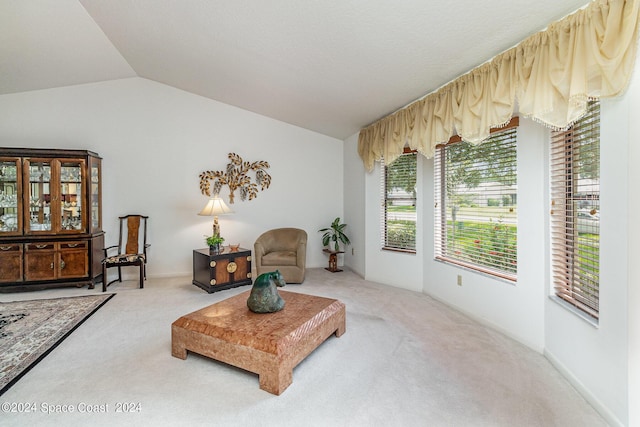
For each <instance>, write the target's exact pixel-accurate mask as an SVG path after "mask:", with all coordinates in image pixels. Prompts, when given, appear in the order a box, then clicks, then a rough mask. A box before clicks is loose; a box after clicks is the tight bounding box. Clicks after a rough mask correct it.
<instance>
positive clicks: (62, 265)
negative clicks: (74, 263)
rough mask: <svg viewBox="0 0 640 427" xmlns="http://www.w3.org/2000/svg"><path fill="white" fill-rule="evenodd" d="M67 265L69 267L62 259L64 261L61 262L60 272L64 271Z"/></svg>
mask: <svg viewBox="0 0 640 427" xmlns="http://www.w3.org/2000/svg"><path fill="white" fill-rule="evenodd" d="M66 265H67V264H65V263H64V260H63V259H62V260H60V270H64V267H65V266H66Z"/></svg>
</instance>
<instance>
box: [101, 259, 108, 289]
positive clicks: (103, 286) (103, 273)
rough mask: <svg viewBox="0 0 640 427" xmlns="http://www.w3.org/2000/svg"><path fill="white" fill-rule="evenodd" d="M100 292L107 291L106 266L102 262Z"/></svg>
mask: <svg viewBox="0 0 640 427" xmlns="http://www.w3.org/2000/svg"><path fill="white" fill-rule="evenodd" d="M102 292H107V266H106V264H102Z"/></svg>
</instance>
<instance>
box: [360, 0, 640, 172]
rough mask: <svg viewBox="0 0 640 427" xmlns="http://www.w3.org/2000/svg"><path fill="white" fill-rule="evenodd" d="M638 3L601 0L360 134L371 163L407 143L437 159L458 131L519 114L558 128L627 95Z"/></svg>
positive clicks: (477, 137) (474, 133) (483, 134)
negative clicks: (603, 101) (590, 106)
mask: <svg viewBox="0 0 640 427" xmlns="http://www.w3.org/2000/svg"><path fill="white" fill-rule="evenodd" d="M639 3H640V0H596V1H594V2H593V3H591V4H589V5H588V6H587V7H586V8H584V9H581V10H579V11H577V12H575V13H574V14H572V15H570V16H567V17H566V18H564V19H562V20H560V21H558V22H555V23H553V24H551V25H550V26H549V27H548V28H547V29H546V30H544V31H542V32H539V33H537V34H534V35H533V36H531V37H529V38H527V39H525V40H524V41H523V42H521V43H520V44H518V45H517V46H515V47H513V48H511V49H509V50H508V51H506V52H503V53H501V54H500V55H498V56H496V57H495V58H493V59H492V60H491V61H489V62H487V63H485V64H483V65H481V66H480V67H478V68H475V69H474V70H472V71H470V72H469V73H467V74H465V75H463V76H461V77H459V78H457V79H456V80H454V81H452V82H450V83H449V84H447V85H446V86H444V87H442V88H440V89H438V90H437V91H435V92H433V93H431V94H429V95H427V96H425V97H424V98H422V99H419V100H417V101H415V102H413V103H412V104H410V105H408V106H407V107H405V108H403V109H401V110H399V111H396V112H395V113H393V114H391V115H389V116H387V117H385V118H383V119H381V120H379V121H377V122H375V123H373V124H371V125H369V126H368V127H366V128H364V129H362V130H361V131H360V136H359V139H358V152H359V154H360V157H361V158H362V161H363V162H364V165H365V168H366V169H367V170H368V171H371V170H372V169H373V166H374V162H375V161H378V160H381V159H382V158H384V159H385V161H386V162H392V161H393V160H395V159H396V158H397V157H398V156H400V154H402V151H403V148H404V146H405V144H408V145H409V147H410V148H411V149H414V150H417V151H418V152H420V153H421V154H423V155H425V156H427V157H432V156H433V153H434V151H435V147H436V145H437V144H441V143H446V142H447V141H448V140H449V138H450V137H451V136H453V135H454V134H457V135H459V136H460V137H461V138H462V139H463V140H465V141H468V142H470V143H473V144H478V143H480V142H482V141H483V140H484V139H486V138H487V137H488V136H489V132H490V129H491V128H492V127H500V126H501V125H504V124H505V123H507V122H509V120H510V119H511V116H512V114H513V111H514V105H515V102H516V99H517V102H518V109H519V114H520V115H522V116H525V117H531V118H533V119H534V120H536V121H538V122H540V123H543V124H544V125H546V126H549V127H551V128H554V129H563V128H566V127H568V126H570V125H571V124H572V123H573V122H574V121H575V120H577V119H579V118H580V117H581V116H582V115H583V114H584V113H585V112H586V108H587V102H588V101H589V99H597V98H600V97H612V96H616V95H619V94H621V93H622V92H623V91H624V90H625V89H626V87H627V84H628V82H629V79H630V77H631V74H632V71H633V66H634V61H635V56H636V50H637V47H636V45H637V31H638V30H637V29H638V18H639V16H638V5H639Z"/></svg>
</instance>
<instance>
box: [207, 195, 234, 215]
mask: <svg viewBox="0 0 640 427" xmlns="http://www.w3.org/2000/svg"><path fill="white" fill-rule="evenodd" d="M230 213H233V211H232V210H231V208H230V207H229V206H227V204H226V203H225V202H224V200H222V199H221V198H220V197H213V198H211V199H209V201H208V202H207V205H206V206H205V207H204V208H202V210H201V211H200V213H199V214H198V215H202V216H218V215H225V214H230Z"/></svg>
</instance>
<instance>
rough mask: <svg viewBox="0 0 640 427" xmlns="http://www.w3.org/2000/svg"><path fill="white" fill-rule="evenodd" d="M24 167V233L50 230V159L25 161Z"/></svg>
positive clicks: (51, 200)
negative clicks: (25, 186)
mask: <svg viewBox="0 0 640 427" xmlns="http://www.w3.org/2000/svg"><path fill="white" fill-rule="evenodd" d="M25 169H26V171H25V172H26V173H25V183H26V185H28V186H29V188H27V189H25V192H26V196H27V199H25V226H24V228H25V233H28V234H30V233H32V232H37V231H51V221H52V217H51V206H52V202H53V198H52V194H51V174H52V165H51V161H50V160H37V159H35V160H33V161H25Z"/></svg>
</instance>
